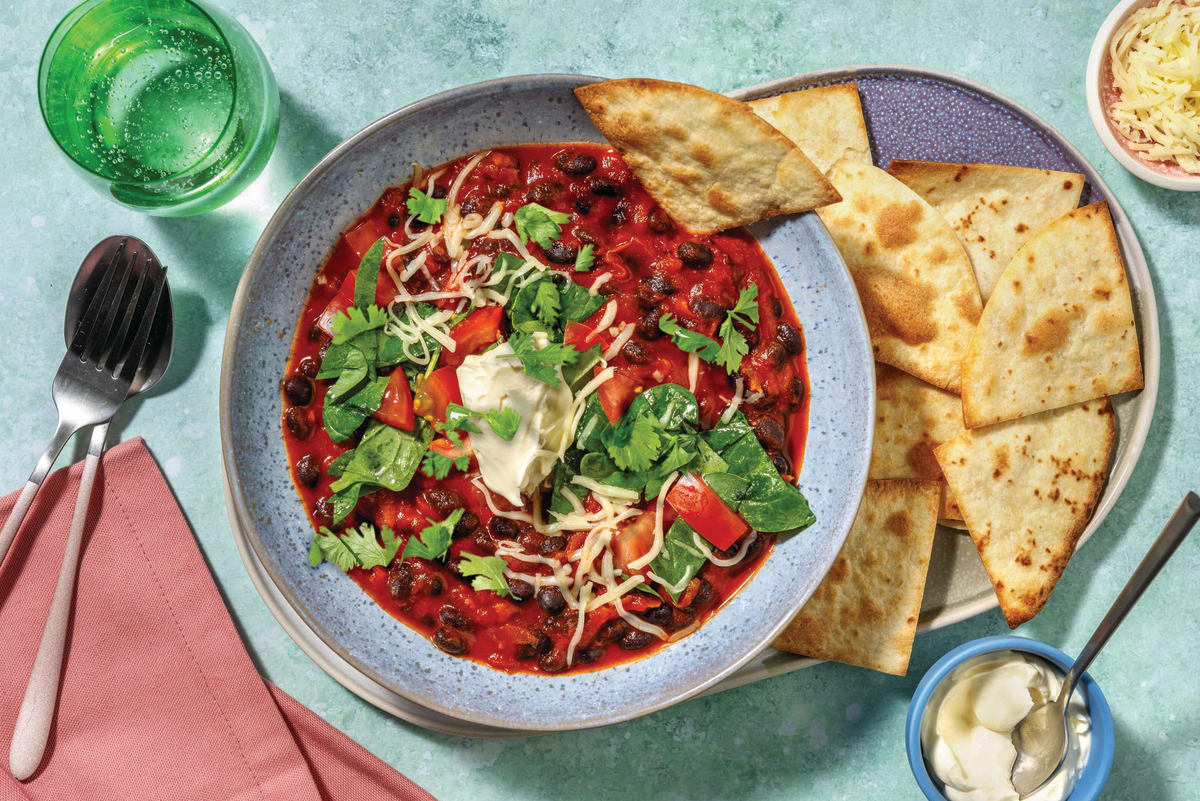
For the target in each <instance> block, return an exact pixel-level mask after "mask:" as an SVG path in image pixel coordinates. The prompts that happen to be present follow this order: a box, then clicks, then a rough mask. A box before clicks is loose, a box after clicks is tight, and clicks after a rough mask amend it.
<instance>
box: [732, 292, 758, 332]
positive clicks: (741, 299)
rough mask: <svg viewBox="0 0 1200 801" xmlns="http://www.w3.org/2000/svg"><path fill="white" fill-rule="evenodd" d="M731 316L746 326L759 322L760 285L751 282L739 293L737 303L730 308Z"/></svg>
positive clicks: (736, 321)
mask: <svg viewBox="0 0 1200 801" xmlns="http://www.w3.org/2000/svg"><path fill="white" fill-rule="evenodd" d="M729 317H731V318H732V319H733V321H734V322H735V323H741V324H742V325H744V326H750V325H751V324H754V325H757V324H758V285H757V284H751V285H750V286H748V287H746V288H745V289H743V290H742V291H741V292H739V293H738V299H737V303H736V304H734V307H733V308H732V309H730V310H729Z"/></svg>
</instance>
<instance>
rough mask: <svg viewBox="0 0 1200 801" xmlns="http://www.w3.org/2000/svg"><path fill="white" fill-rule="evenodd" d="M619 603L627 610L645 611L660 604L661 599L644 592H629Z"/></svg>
mask: <svg viewBox="0 0 1200 801" xmlns="http://www.w3.org/2000/svg"><path fill="white" fill-rule="evenodd" d="M647 583H649V582H647ZM621 605H622V606H624V607H625V610H626V611H628V612H645V611H646V610H647V609H653V608H654V607H656V606H662V601H661V600H660V599H658V598H655V597H654V596H653V595H647V594H646V593H644V592H631V593H629V594H627V595H625V597H623V598H622V599H621Z"/></svg>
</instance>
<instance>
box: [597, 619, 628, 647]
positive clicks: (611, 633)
mask: <svg viewBox="0 0 1200 801" xmlns="http://www.w3.org/2000/svg"><path fill="white" fill-rule="evenodd" d="M628 630H629V624H628V623H626V622H625V621H624V620H621V619H620V618H616V619H614V620H610V621H608V622H607V623H605V624H604V625H603V626H601V627H600V629H599V630H598V631H597V632H596V636H595V637H593V638H592V642H593V643H596V644H597V645H608V644H609V643H610V642H616V641H617V640H619V639H621V638H622V637H624V636H625V632H627V631H628Z"/></svg>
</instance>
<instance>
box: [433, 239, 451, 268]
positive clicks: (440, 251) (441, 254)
mask: <svg viewBox="0 0 1200 801" xmlns="http://www.w3.org/2000/svg"><path fill="white" fill-rule="evenodd" d="M429 258H431V259H433V260H434V261H436V262H437V263H438V264H449V263H450V251H448V250H446V243H445V242H440V241H439V242H438V243H437V244H436V245H434V246H433V247H432V248H430V249H429Z"/></svg>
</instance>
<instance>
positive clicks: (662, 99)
mask: <svg viewBox="0 0 1200 801" xmlns="http://www.w3.org/2000/svg"><path fill="white" fill-rule="evenodd" d="M575 96H576V97H578V98H579V102H580V103H582V104H583V107H584V109H585V110H586V111H587V113H588V115H589V116H590V117H591V118H592V121H593V122H594V123H596V127H597V128H599V129H600V131H601V133H603V134H604V136H605V137H606V138H607V139H608V141H609V142H611V143H612V145H613V147H615V148H616V149H617V150H618V151H620V153H621V156H622V157H623V158H624V159H625V162H626V163H627V164H628V165H629V167H630V169H632V170H633V172H634V174H635V175H637V177H638V180H640V181H641V182H642V184H643V185H644V186H645V187H646V189H647V191H649V192H650V194H651V195H653V196H654V199H655V200H657V201H658V202H659V204H661V205H662V207H663V208H664V209H665V210H666V212H667V213H668V214H670V215H671V217H673V218H674V219H675V221H676V222H678V223H679V224H680V225H682V226H683V227H684V228H686V229H688V230H689V231H691V232H693V233H697V234H710V233H714V232H716V231H722V230H725V229H726V228H733V227H736V226H739V225H746V224H748V223H752V222H754V221H755V220H761V219H762V218H764V217H772V216H774V215H776V214H787V213H790V212H799V211H808V210H809V209H813V208H816V207H817V206H824V205H826V204H829V203H834V202H836V201H837V200H838V194H837V191H836V190H834V188H833V186H832V185H831V184H830V183H829V181H827V180H826V179H825V176H824V175H822V174H821V171H820V170H818V169H817V168H816V167H814V166H813V163H812V162H811V161H809V160H808V157H807V156H806V155H804V152H803V151H801V150H800V148H798V147H796V145H795V144H793V143H792V141H791V140H790V139H788V138H787V137H786V136H784V135H783V134H781V133H780V132H779V131H777V130H775V129H774V128H772V127H771V126H770V125H769V124H767V122H765V121H764V120H763V119H761V118H760V117H759V116H758V115H757V114H755V113H754V112H753V111H751V110H750V108H749V107H748V106H746V104H745V103H740V102H738V101H736V100H731V99H730V98H728V97H725V96H724V95H719V94H717V93H716V92H710V91H708V90H707V89H701V88H700V87H698V86H690V85H688V84H683V83H671V82H670V81H656V80H651V79H648V78H627V79H624V80H619V81H603V82H602V83H594V84H590V85H588V86H581V87H579V88H578V89H576V90H575Z"/></svg>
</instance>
